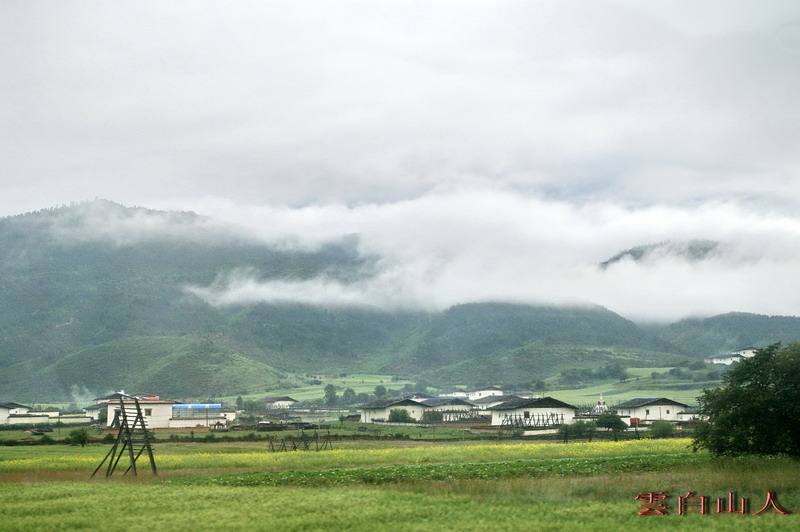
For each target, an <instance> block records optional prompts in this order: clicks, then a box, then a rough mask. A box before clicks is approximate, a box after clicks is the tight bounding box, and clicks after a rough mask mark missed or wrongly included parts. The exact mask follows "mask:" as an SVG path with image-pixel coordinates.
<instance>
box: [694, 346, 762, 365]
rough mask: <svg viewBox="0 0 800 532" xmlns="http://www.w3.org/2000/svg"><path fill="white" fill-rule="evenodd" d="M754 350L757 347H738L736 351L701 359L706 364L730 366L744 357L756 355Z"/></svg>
mask: <svg viewBox="0 0 800 532" xmlns="http://www.w3.org/2000/svg"><path fill="white" fill-rule="evenodd" d="M756 351H757V349H756V348H755V347H745V348H744V349H739V350H738V351H734V352H733V353H728V354H727V355H716V356H711V357H706V358H704V359H703V362H705V363H706V364H725V365H726V366H730V365H731V364H733V363H734V362H739V361H741V360H743V359H745V358H752V357H754V356H756Z"/></svg>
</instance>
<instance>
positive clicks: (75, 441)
mask: <svg viewBox="0 0 800 532" xmlns="http://www.w3.org/2000/svg"><path fill="white" fill-rule="evenodd" d="M67 441H68V442H69V443H71V444H72V445H80V446H81V447H85V446H86V444H87V443H89V431H88V430H86V428H85V427H82V428H79V429H73V430H71V431H69V434H68V435H67Z"/></svg>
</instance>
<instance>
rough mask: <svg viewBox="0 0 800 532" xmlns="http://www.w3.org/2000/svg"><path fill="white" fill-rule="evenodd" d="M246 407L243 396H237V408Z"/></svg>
mask: <svg viewBox="0 0 800 532" xmlns="http://www.w3.org/2000/svg"><path fill="white" fill-rule="evenodd" d="M243 408H244V400H243V399H242V396H241V395H240V396H238V397H236V410H242V409H243Z"/></svg>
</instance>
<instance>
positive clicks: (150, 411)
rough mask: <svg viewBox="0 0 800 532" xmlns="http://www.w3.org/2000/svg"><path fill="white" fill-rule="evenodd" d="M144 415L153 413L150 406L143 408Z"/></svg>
mask: <svg viewBox="0 0 800 532" xmlns="http://www.w3.org/2000/svg"><path fill="white" fill-rule="evenodd" d="M144 415H146V416H152V415H153V409H152V408H145V409H144Z"/></svg>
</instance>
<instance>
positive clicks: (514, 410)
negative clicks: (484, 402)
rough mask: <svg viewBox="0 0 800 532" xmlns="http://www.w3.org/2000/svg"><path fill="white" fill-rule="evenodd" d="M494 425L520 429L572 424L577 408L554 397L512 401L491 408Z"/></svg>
mask: <svg viewBox="0 0 800 532" xmlns="http://www.w3.org/2000/svg"><path fill="white" fill-rule="evenodd" d="M488 410H490V411H491V412H492V425H496V426H500V425H511V426H518V427H550V426H557V425H563V424H565V423H572V420H573V419H574V418H575V415H576V414H577V412H578V408H577V407H576V406H573V405H570V404H567V403H565V402H563V401H559V400H558V399H554V398H552V397H540V398H538V399H512V400H510V401H506V402H504V403H501V404H499V405H496V406H493V407H491V408H489V409H488Z"/></svg>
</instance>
